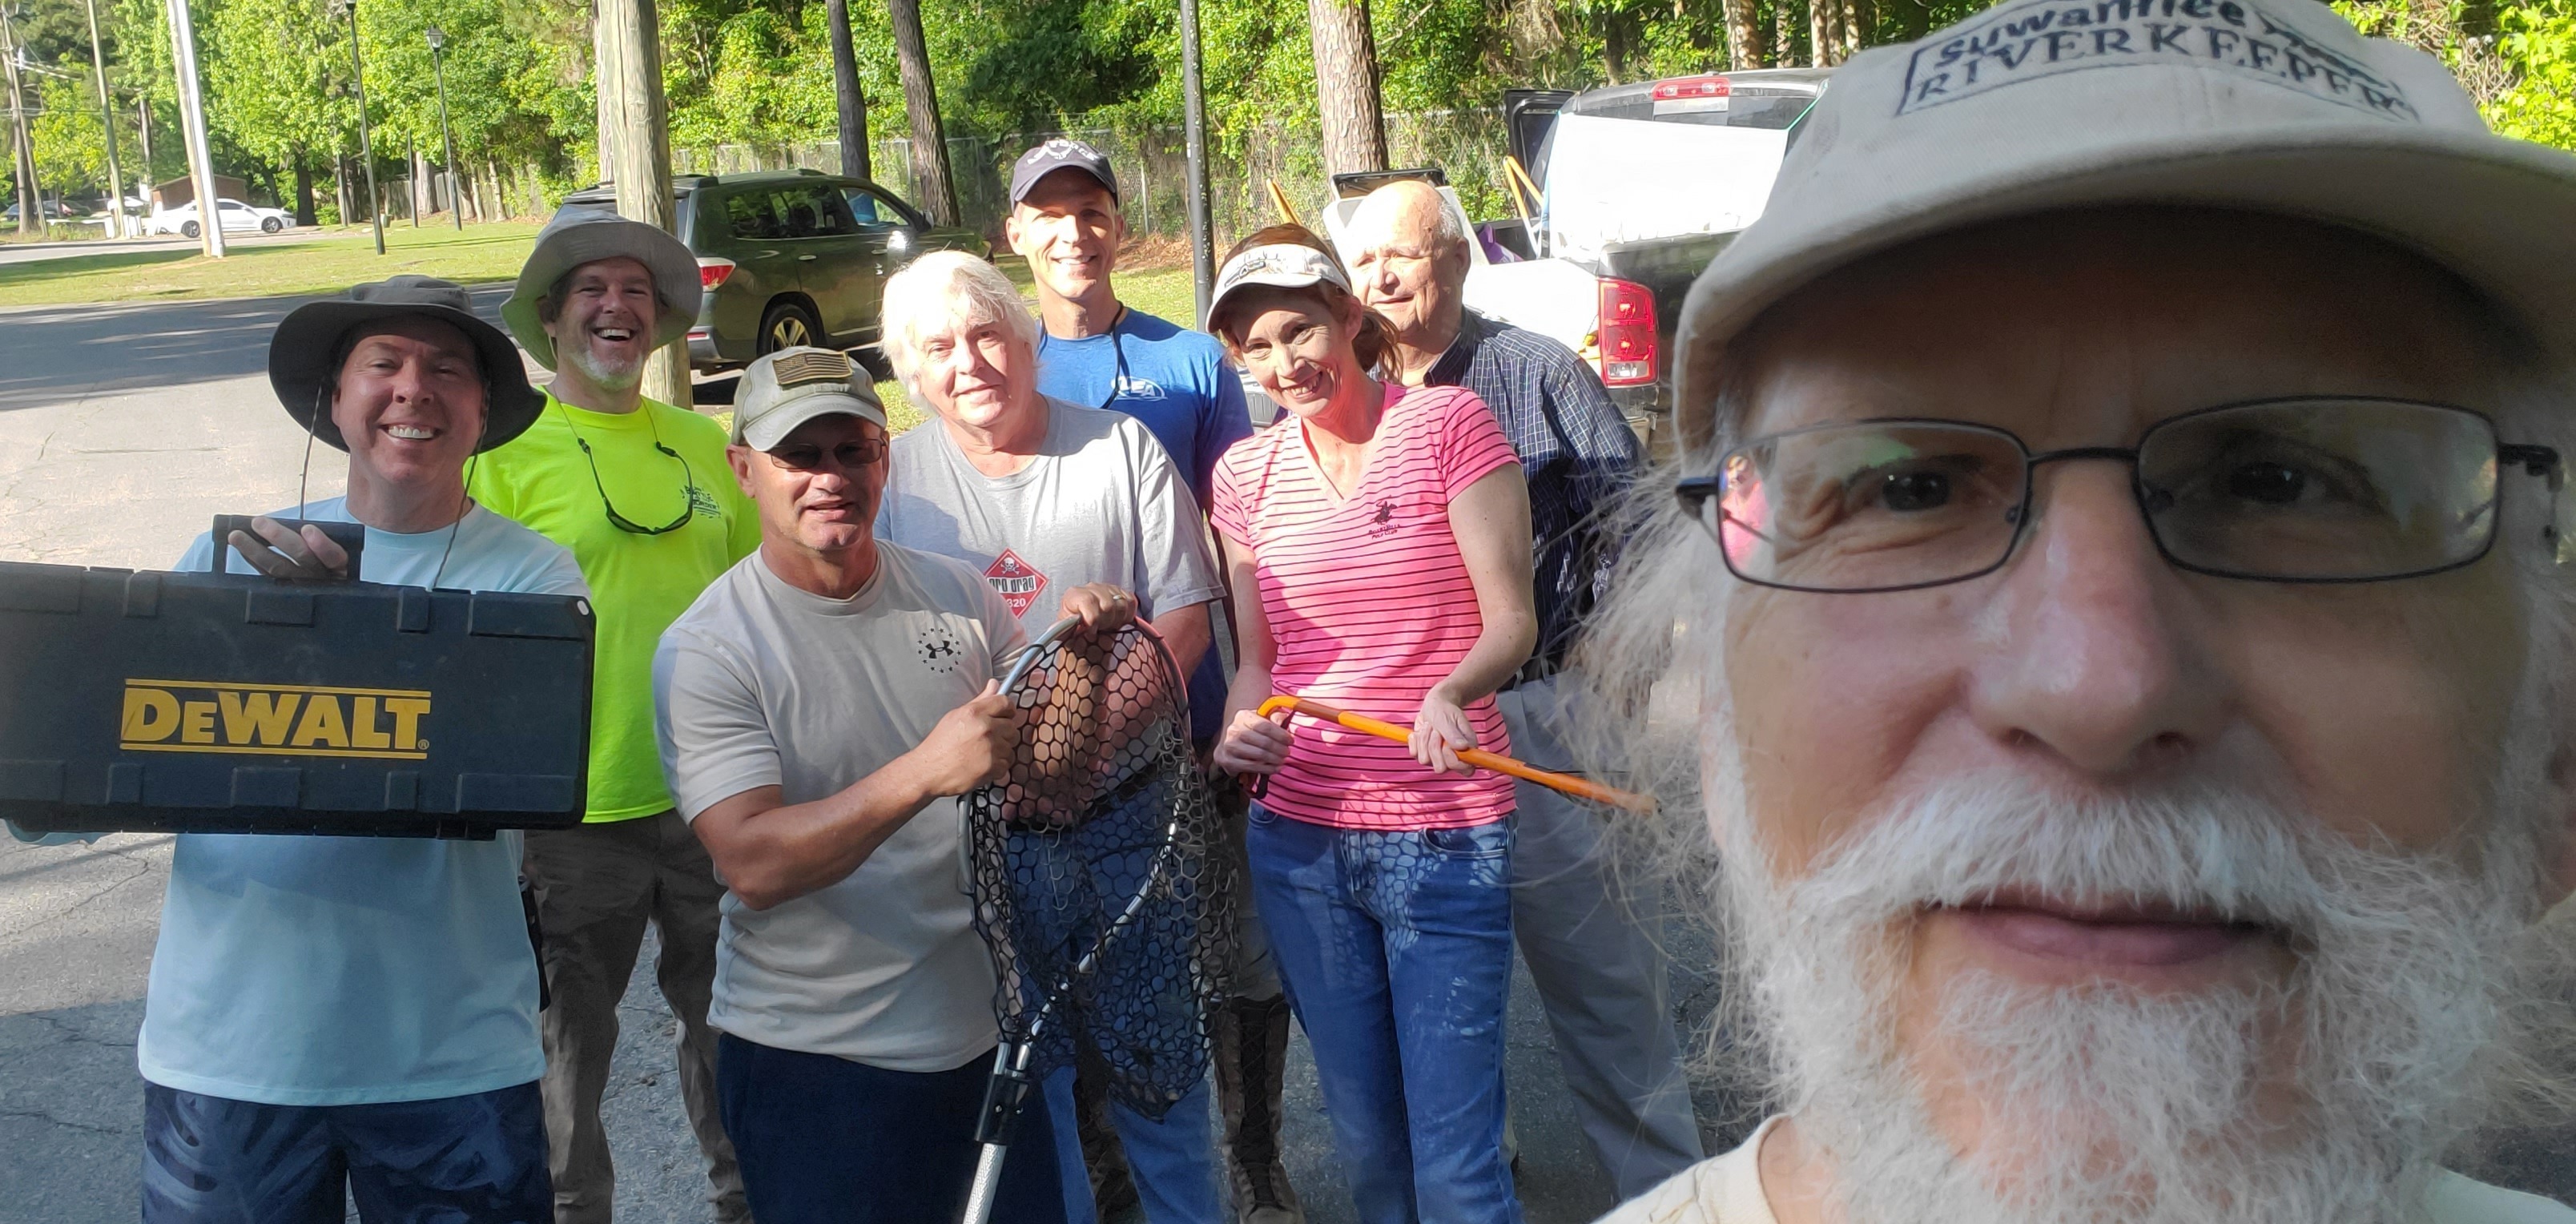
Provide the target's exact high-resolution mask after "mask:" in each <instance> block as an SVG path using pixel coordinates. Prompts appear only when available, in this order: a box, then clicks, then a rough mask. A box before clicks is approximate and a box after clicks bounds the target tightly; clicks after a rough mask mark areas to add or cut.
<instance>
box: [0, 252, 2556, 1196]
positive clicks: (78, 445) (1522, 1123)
mask: <svg viewBox="0 0 2576 1224" xmlns="http://www.w3.org/2000/svg"><path fill="white" fill-rule="evenodd" d="M8 250H9V248H5V247H0V254H5V253H6V252H7V251H8ZM503 293H504V290H502V289H500V288H493V289H486V290H481V291H477V293H476V295H475V300H476V304H477V307H478V309H480V310H481V311H482V312H483V313H484V314H486V315H487V316H493V317H497V311H498V307H499V304H500V299H501V297H502V296H503ZM299 300H301V299H264V300H255V301H234V302H182V303H165V304H151V305H139V306H89V307H47V308H34V309H25V310H15V311H0V559H5V560H42V561H53V562H59V563H68V564H83V565H117V566H131V567H144V568H159V567H165V566H167V565H169V564H170V563H171V561H172V560H174V559H175V558H176V557H177V556H178V555H179V553H180V551H181V550H182V549H183V548H184V547H185V546H186V544H187V542H188V541H189V539H190V538H191V537H193V536H195V535H196V534H197V533H199V532H201V531H204V530H205V529H206V525H207V522H208V520H209V518H210V516H212V515H214V514H216V513H226V512H229V513H238V512H244V511H257V510H266V509H270V508H274V507H277V506H280V505H286V504H291V503H292V502H294V500H295V499H296V496H297V493H296V489H297V480H298V469H299V464H300V461H301V459H302V455H303V449H304V448H303V442H304V436H303V434H302V433H301V432H299V431H298V430H297V429H296V428H295V427H294V425H293V423H292V422H291V421H289V420H288V419H287V417H286V415H285V413H284V412H283V411H282V410H280V409H279V407H278V406H277V403H276V401H275V399H274V398H273V397H272V396H271V395H270V393H269V390H268V386H267V380H266V377H265V374H264V371H265V346H266V343H267V338H268V333H269V331H270V329H271V328H272V327H273V326H274V325H275V323H276V321H277V320H278V319H279V318H280V317H282V316H283V315H284V314H285V313H286V311H287V310H289V309H291V308H292V307H293V306H294V305H295V303H296V302H297V301H299ZM707 390H708V391H718V388H717V387H714V386H710V387H709V388H707ZM702 398H707V396H706V395H705V394H704V393H702ZM336 459H337V456H336V455H335V454H334V453H333V452H331V451H329V450H328V449H327V448H324V449H322V450H320V451H318V452H317V454H316V457H315V463H314V468H313V473H312V479H311V482H310V492H311V495H312V496H315V497H323V496H330V495H332V494H335V493H337V492H338V491H339V487H340V482H341V475H340V471H341V467H340V464H339V463H337V462H336ZM170 853H171V844H170V839H169V838H167V837H156V836H141V835H118V836H114V837H110V838H107V839H105V840H103V841H101V842H100V843H98V844H97V845H95V846H88V847H61V848H51V849H38V848H34V847H28V846H22V845H20V844H18V843H16V842H14V841H12V840H10V839H8V838H5V837H0V1153H5V1154H6V1158H5V1159H0V1222H7V1224H15V1222H18V1221H25V1222H28V1224H36V1222H43V1224H106V1222H108V1221H126V1220H131V1219H133V1218H134V1215H135V1203H136V1189H135V1187H136V1170H137V1165H138V1152H139V1147H140V1138H139V1133H138V1131H139V1124H140V1117H141V1102H142V1087H141V1081H140V1080H139V1079H138V1078H137V1077H136V1075H135V1071H134V1049H133V1044H134V1034H135V1031H136V1028H137V1025H138V1023H139V1022H140V1019H141V1016H142V999H143V991H144V981H145V973H146V970H147V968H148V966H149V963H150V957H151V951H152V943H153V939H154V936H155V933H156V931H157V927H158V922H159V917H160V903H161V894H162V889H163V886H164V884H165V883H166V881H167V879H168V872H169V864H170ZM1669 944H1670V946H1671V948H1672V950H1673V953H1674V956H1675V962H1676V965H1677V966H1680V968H1677V970H1676V974H1675V981H1674V1000H1675V1007H1676V1009H1677V1010H1678V1011H1679V1012H1680V1013H1681V1014H1682V1016H1683V1018H1684V1020H1685V1022H1686V1023H1689V1024H1692V1025H1694V1026H1696V1025H1697V1023H1698V1022H1699V1020H1700V1019H1701V1018H1703V1017H1705V1016H1706V1015H1707V1013H1708V1012H1709V1010H1710V1008H1711V1006H1712V1005H1713V1004H1714V1002H1715V1001H1716V1000H1715V988H1714V986H1713V984H1712V983H1711V981H1710V979H1709V978H1708V977H1707V976H1705V974H1704V973H1701V972H1695V970H1705V969H1706V968H1707V967H1708V966H1709V965H1710V964H1711V962H1712V953H1711V941H1710V939H1709V937H1708V935H1707V933H1706V932H1705V931H1704V930H1701V929H1698V928H1696V927H1693V926H1691V925H1689V924H1686V923H1684V924H1678V925H1676V927H1675V928H1674V929H1673V930H1672V932H1671V934H1670V936H1669ZM650 957H651V952H650V950H649V949H648V951H647V954H646V960H647V962H648V963H649V960H650ZM650 983H651V975H650V974H649V973H645V972H639V973H638V974H637V975H636V977H635V982H634V986H633V988H632V989H631V990H630V991H629V993H628V995H627V997H626V1000H625V1003H624V1006H623V1009H622V1011H621V1019H622V1021H623V1025H624V1034H623V1036H622V1037H621V1039H620V1042H619V1046H618V1050H617V1054H616V1058H615V1063H614V1072H613V1075H612V1077H611V1080H610V1086H609V1098H608V1105H607V1114H608V1123H609V1133H610V1141H611V1147H612V1149H613V1151H614V1154H615V1158H616V1162H617V1167H618V1172H619V1184H618V1193H617V1215H618V1218H619V1219H620V1220H623V1221H629V1222H634V1224H661V1222H666V1221H667V1222H670V1224H686V1222H694V1221H702V1220H705V1219H707V1218H708V1214H707V1212H706V1210H705V1208H704V1205H703V1203H702V1201H701V1196H702V1193H703V1183H702V1181H701V1178H700V1175H699V1172H698V1166H697V1157H696V1151H695V1147H694V1144H693V1143H692V1142H691V1141H690V1139H689V1137H688V1132H687V1128H686V1127H685V1125H684V1124H683V1122H682V1120H681V1117H680V1113H679V1093H678V1087H677V1084H676V1083H675V1082H674V1077H673V1076H672V1074H671V1057H670V1053H669V1051H670V1048H671V1041H672V1021H671V1018H670V1014H669V1012H668V1010H667V1009H665V1008H664V1007H663V1006H662V1004H661V1001H660V999H659V998H658V997H657V996H655V995H654V994H653V990H652V987H651V984H650ZM1508 1020H1509V1028H1508V1032H1509V1042H1510V1055H1509V1063H1508V1073H1509V1077H1510V1082H1511V1092H1512V1112H1513V1116H1514V1121H1515V1124H1516V1127H1517V1130H1518V1136H1519V1142H1520V1163H1519V1166H1518V1169H1519V1184H1520V1190H1521V1194H1522V1196H1523V1203H1524V1206H1525V1208H1526V1212H1527V1217H1528V1219H1529V1220H1530V1221H1531V1222H1532V1224H1575V1222H1578V1221H1584V1220H1589V1219H1591V1218H1593V1217H1594V1216H1595V1215H1597V1214H1598V1213H1599V1212H1601V1211H1602V1210H1605V1209H1606V1208H1608V1207H1609V1206H1610V1205H1611V1195H1610V1191H1609V1190H1608V1188H1607V1186H1606V1185H1605V1183H1604V1179H1603V1178H1602V1175H1601V1173H1600V1172H1599V1170H1598V1169H1597V1168H1596V1167H1594V1165H1593V1163H1592V1161H1591V1158H1590V1157H1589V1156H1588V1155H1587V1154H1586V1152H1585V1150H1584V1147H1583V1143H1582V1140H1581V1137H1580V1135H1579V1133H1578V1131H1577V1130H1576V1127H1575V1124H1574V1120H1573V1113H1572V1103H1571V1100H1570V1098H1569V1097H1568V1095H1567V1093H1566V1090H1565V1086H1564V1082H1563V1080H1562V1078H1561V1076H1560V1075H1559V1074H1558V1072H1557V1070H1556V1066H1555V1060H1554V1054H1553V1047H1552V1045H1551V1044H1550V1040H1549V1037H1548V1033H1547V1029H1546V1026H1545V1023H1544V1021H1543V1018H1542V1016H1541V1013H1540V1010H1539V1007H1538V1003H1537V999H1536V996H1535V994H1534V992H1533V991H1532V989H1531V988H1530V985H1529V982H1528V978H1527V975H1526V973H1522V974H1520V975H1519V976H1518V978H1517V980H1516V982H1515V989H1514V993H1513V996H1512V1001H1511V1005H1510V1012H1509V1017H1508ZM1289 1075H1290V1088H1289V1107H1288V1110H1287V1115H1288V1117H1287V1138H1288V1145H1287V1147H1288V1153H1287V1158H1288V1162H1289V1167H1290V1172H1291V1175H1292V1177H1293V1179H1294V1181H1295V1183H1296V1185H1297V1186H1298V1188H1299V1189H1300V1191H1301V1193H1303V1194H1304V1195H1305V1196H1306V1198H1307V1201H1308V1207H1309V1218H1310V1219H1311V1220H1312V1221H1313V1222H1314V1224H1347V1222H1349V1221H1351V1220H1352V1219H1353V1216H1352V1211H1351V1207H1350V1200H1349V1196H1348V1194H1347V1192H1346V1191H1345V1190H1344V1188H1343V1182H1342V1178H1341V1172H1340V1170H1339V1168H1338V1167H1337V1166H1336V1163H1335V1161H1334V1159H1333V1157H1332V1153H1331V1146H1330V1137H1329V1133H1328V1131H1327V1125H1326V1121H1325V1119H1324V1117H1323V1114H1322V1109H1321V1101H1320V1099H1319V1097H1318V1095H1317V1092H1316V1089H1315V1084H1314V1075H1313V1069H1312V1065H1311V1063H1310V1062H1309V1060H1308V1057H1307V1052H1306V1049H1305V1045H1304V1042H1303V1040H1302V1038H1301V1039H1300V1040H1299V1041H1298V1043H1297V1045H1296V1047H1295V1048H1294V1050H1293V1052H1292V1056H1291V1063H1290V1071H1289ZM1696 1095H1697V1098H1698V1102H1699V1106H1700V1118H1701V1123H1702V1128H1703V1131H1704V1132H1706V1137H1707V1139H1708V1141H1709V1142H1710V1143H1711V1144H1712V1145H1713V1146H1712V1147H1711V1149H1710V1150H1712V1151H1716V1150H1721V1148H1722V1145H1727V1144H1731V1143H1732V1142H1733V1140H1734V1138H1735V1137H1736V1136H1737V1135H1739V1134H1741V1132H1742V1130H1743V1129H1744V1128H1745V1127H1746V1126H1747V1125H1748V1124H1749V1123H1750V1122H1751V1121H1752V1120H1753V1119H1752V1106H1751V1105H1749V1104H1748V1103H1747V1102H1746V1101H1744V1100H1742V1099H1740V1098H1738V1097H1737V1096H1735V1095H1733V1094H1730V1093H1729V1092H1727V1091H1725V1089H1724V1086H1723V1085H1720V1084H1717V1083H1714V1082H1703V1083H1701V1084H1700V1085H1699V1086H1698V1091H1697V1093H1696ZM2469 1167H2470V1168H2471V1169H2472V1171H2474V1172H2477V1173H2479V1174H2481V1175H2484V1176H2487V1177H2489V1178H2491V1179H2493V1180H2497V1181H2500V1182H2504V1183H2506V1184H2511V1185H2517V1186H2522V1187H2526V1188H2531V1189H2535V1190H2539V1191H2542V1192H2545V1193H2551V1194H2554V1195H2556V1196H2558V1197H2560V1198H2562V1199H2565V1200H2567V1201H2569V1202H2571V1203H2576V1131H2557V1132H2517V1133H2512V1134H2503V1135H2498V1136H2494V1137H2492V1140H2491V1141H2490V1142H2489V1143H2487V1144H2485V1145H2482V1154H2481V1155H2479V1156H2478V1157H2477V1158H2476V1159H2475V1160H2473V1161H2471V1162H2469Z"/></svg>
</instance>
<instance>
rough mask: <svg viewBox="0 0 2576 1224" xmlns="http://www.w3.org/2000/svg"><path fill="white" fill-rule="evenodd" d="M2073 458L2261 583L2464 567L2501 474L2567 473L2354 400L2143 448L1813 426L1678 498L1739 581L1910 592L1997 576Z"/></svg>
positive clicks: (2292, 407) (2191, 418)
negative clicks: (2034, 487) (2042, 474)
mask: <svg viewBox="0 0 2576 1224" xmlns="http://www.w3.org/2000/svg"><path fill="white" fill-rule="evenodd" d="M2079 459H2101V460H2109V461H2113V462H2119V463H2124V464H2127V465H2128V466H2129V470H2130V487H2131V490H2132V491H2133V492H2134V493H2135V495H2136V497H2137V501H2138V508H2139V510H2140V511H2141V512H2142V513H2143V514H2144V515H2145V517H2146V523H2147V532H2148V534H2149V535H2150V536H2152V537H2153V538H2154V539H2155V543H2156V549H2157V551H2158V552H2160V553H2162V554H2163V555H2164V558H2165V560H2166V561H2168V562H2170V563H2172V564H2173V565H2174V566H2175V567H2176V568H2179V569H2184V570H2189V571H2191V572H2193V573H2200V574H2212V575H2216V576H2219V577H2223V578H2246V579H2254V580H2258V581H2265V582H2309V583H2328V582H2379V581H2385V580H2389V579H2395V578H2413V577H2417V576H2420V575H2424V574H2436V573H2440V572H2442V571H2444V570H2449V569H2457V568H2459V567H2460V566H2463V565H2467V564H2469V563H2471V562H2473V561H2476V560H2477V559H2478V558H2480V557H2482V556H2485V555H2486V552H2487V550H2488V549H2489V548H2490V547H2492V546H2493V545H2494V543H2495V538H2496V529H2497V525H2496V521H2497V506H2498V500H2499V499H2498V496H2497V472H2498V470H2499V468H2500V467H2502V466H2504V465H2507V464H2511V465H2517V466H2520V467H2521V468H2522V469H2523V470H2524V471H2525V472H2527V473H2529V474H2530V475H2532V476H2538V477H2545V478H2547V479H2548V481H2549V487H2550V488H2551V489H2552V490H2555V489H2557V488H2558V487H2559V485H2560V483H2561V481H2562V479H2563V476H2562V472H2561V469H2560V466H2559V458H2558V452H2557V451H2555V450H2553V449H2551V448H2549V447H2545V446H2519V445H2514V444H2510V443H2506V442H2503V441H2501V440H2500V439H2498V437H2497V436H2496V431H2495V424H2494V422H2492V421H2490V420H2488V419H2487V418H2486V417H2485V416H2482V415H2480V414H2478V413H2475V412H2471V411H2469V410H2467V409H2464V408H2453V407H2447V406H2443V405H2438V404H2418V403H2410V402H2407V401H2403V400H2392V399H2377V398H2370V397H2358V396H2348V397H2335V398H2312V399H2278V400H2260V401H2255V402H2251V403H2243V404H2229V405H2225V406H2222V407H2217V408H2208V409H2203V410H2200V411H2198V412H2189V413H2185V414H2183V415H2181V416H2177V417H2172V418H2169V419H2167V420H2164V421H2160V422H2158V423H2157V424H2156V425H2155V426H2153V427H2152V428H2150V429H2148V430H2147V431H2146V433H2145V434H2143V435H2141V436H2140V437H2139V439H2138V444H2137V445H2136V446H2135V447H2116V446H2081V447H2072V448H2069V449H2065V450H2053V451H2040V452H2036V453H2034V452H2033V451H2032V450H2031V449H2030V448H2029V447H2027V446H2025V445H2023V444H2022V441H2021V439H2020V438H2018V437H2015V436H2014V435H2013V434H2011V433H2009V432H2007V431H2005V430H2002V429H1996V428H1993V427H1991V426H1985V425H1972V424H1968V423H1966V422H1962V421H1939V420H1884V421H1861V422H1855V423H1852V424H1843V425H1822V426H1816V427H1813V428H1809V429H1797V430H1791V431H1788V432H1786V433H1778V434H1772V435H1770V436H1767V437H1762V438H1757V439H1754V440H1753V441H1751V442H1748V443H1746V444H1744V445H1743V446H1739V447H1737V448H1735V449H1734V450H1731V451H1728V452H1727V453H1726V455H1725V456H1724V457H1723V458H1722V459H1720V460H1719V463H1718V470H1717V472H1716V473H1715V474H1713V475H1707V476H1692V477H1687V478H1684V479H1682V480H1681V481H1679V482H1677V484H1676V486H1675V490H1674V491H1675V492H1676V493H1677V494H1678V495H1679V496H1680V498H1681V501H1682V504H1683V505H1684V506H1685V507H1687V508H1688V509H1689V510H1690V511H1691V514H1692V515H1693V517H1695V518H1697V519H1698V520H1699V522H1700V525H1701V526H1702V527H1704V528H1706V529H1707V530H1708V532H1709V534H1711V535H1712V536H1715V537H1716V538H1717V542H1718V551H1719V553H1720V554H1721V555H1722V556H1724V558H1725V560H1726V568H1727V569H1728V570H1729V571H1730V572H1732V573H1733V574H1735V576H1736V577H1738V578H1741V579H1743V580H1745V581H1747V582H1751V583H1755V584H1757V585H1761V586H1768V587H1779V588H1783V589H1787V590H1795V591H1816V592H1839V593H1864V592H1876V591H1905V590H1913V589H1916V588H1918V587H1930V586H1940V585H1943V584H1945V583H1952V582H1964V581H1966V580H1968V579H1970V578H1976V577H1979V576H1981V575H1985V574H1990V573H1993V572H1994V571H1995V570H1997V569H2000V568H2002V567H2003V564H2004V562H2005V561H2007V560H2009V559H2011V557H2012V553H2013V549H2014V548H2015V547H2017V546H2018V545H2019V544H2020V542H2021V538H2022V536H2023V534H2024V533H2025V530H2026V529H2027V528H2028V526H2029V525H2030V519H2031V501H2032V496H2031V484H2032V474H2033V473H2034V472H2035V471H2036V470H2037V469H2038V467H2039V465H2041V464H2043V463H2055V462H2059V461H2065V460H2079ZM2543 533H2544V535H2545V536H2547V537H2548V538H2553V539H2554V538H2555V531H2554V529H2553V528H2544V529H2543Z"/></svg>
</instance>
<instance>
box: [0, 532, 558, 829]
mask: <svg viewBox="0 0 2576 1224" xmlns="http://www.w3.org/2000/svg"><path fill="white" fill-rule="evenodd" d="M594 628H595V626H594V623H593V621H592V618H591V610H590V603H589V601H588V600H585V599H579V598H575V597H572V596H564V595H511V594H496V593H490V592H469V591H431V590H426V589H424V588H421V587H400V586H381V585H377V584H374V583H367V582H352V583H329V584H307V583H283V582H277V581H273V580H270V579H267V578H257V577H243V576H239V575H228V574H203V573H188V574H178V573H160V572H156V571H150V570H120V569H83V568H80V567H77V566H68V565H34V564H26V563H21V562H0V817H6V818H7V819H9V820H11V821H14V822H16V823H17V824H18V825H19V827H21V828H24V829H26V830H28V831H30V832H86V831H119V830H155V831H176V832H188V833H335V834H382V835H390V836H410V837H488V836H491V834H492V833H493V831H494V830H497V829H503V828H563V827H569V826H571V825H575V824H578V823H580V821H581V817H582V808H583V796H584V794H585V791H586V786H587V781H588V774H589V762H590V751H589V746H590V666H591V641H592V634H593V630H594Z"/></svg>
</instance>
